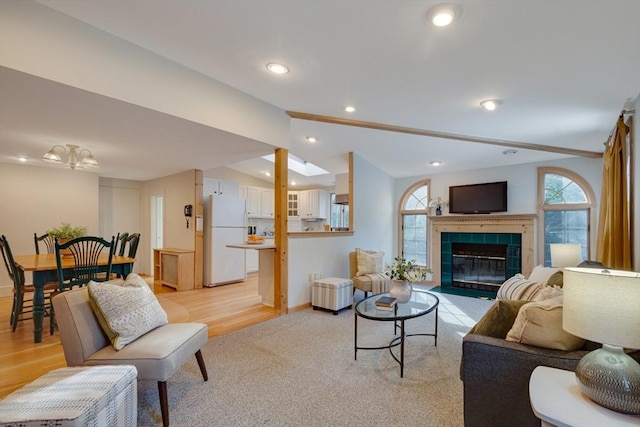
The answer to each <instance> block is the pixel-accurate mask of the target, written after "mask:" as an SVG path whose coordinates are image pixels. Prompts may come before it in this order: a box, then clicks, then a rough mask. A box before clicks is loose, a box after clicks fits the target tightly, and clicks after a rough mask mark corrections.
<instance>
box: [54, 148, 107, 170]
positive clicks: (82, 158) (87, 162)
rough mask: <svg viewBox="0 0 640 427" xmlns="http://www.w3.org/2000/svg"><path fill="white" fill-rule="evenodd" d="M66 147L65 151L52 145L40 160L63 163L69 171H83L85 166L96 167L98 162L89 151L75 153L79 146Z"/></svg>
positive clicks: (83, 150)
mask: <svg viewBox="0 0 640 427" xmlns="http://www.w3.org/2000/svg"><path fill="white" fill-rule="evenodd" d="M66 145H67V148H66V149H65V148H64V147H63V146H62V145H54V146H53V147H51V150H49V151H47V152H46V153H44V155H43V156H42V160H43V161H45V162H49V163H64V164H66V165H67V167H69V168H71V169H83V168H84V167H85V166H89V167H98V161H97V160H96V159H94V158H93V154H91V151H89V150H87V149H86V148H83V149H82V150H80V151H77V149H78V148H80V146H78V145H73V144H66ZM65 156H66V160H65V159H64V157H65Z"/></svg>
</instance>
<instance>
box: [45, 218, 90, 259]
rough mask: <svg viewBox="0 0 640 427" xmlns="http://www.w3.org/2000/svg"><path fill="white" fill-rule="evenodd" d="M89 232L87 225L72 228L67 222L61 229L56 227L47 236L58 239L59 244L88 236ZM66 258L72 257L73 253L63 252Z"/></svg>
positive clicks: (48, 231)
mask: <svg viewBox="0 0 640 427" xmlns="http://www.w3.org/2000/svg"><path fill="white" fill-rule="evenodd" d="M88 231H89V227H87V226H85V225H78V226H75V227H74V226H72V225H71V224H69V223H67V222H63V223H62V224H61V225H60V227H55V228H51V229H49V230H47V234H48V235H49V236H51V237H53V238H54V239H58V243H66V242H68V241H69V240H71V239H76V238H78V237H82V236H86V235H87V233H88ZM62 254H63V255H64V256H70V255H71V252H70V251H69V250H68V249H65V250H63V251H62Z"/></svg>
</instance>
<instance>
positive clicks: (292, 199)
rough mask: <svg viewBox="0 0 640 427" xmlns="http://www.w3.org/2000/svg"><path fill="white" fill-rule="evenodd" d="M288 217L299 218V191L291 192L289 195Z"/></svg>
mask: <svg viewBox="0 0 640 427" xmlns="http://www.w3.org/2000/svg"><path fill="white" fill-rule="evenodd" d="M287 196H288V197H287V216H289V217H292V216H294V217H296V216H298V215H299V214H298V197H299V192H298V191H289V193H288V195H287Z"/></svg>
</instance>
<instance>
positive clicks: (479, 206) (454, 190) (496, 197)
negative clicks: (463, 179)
mask: <svg viewBox="0 0 640 427" xmlns="http://www.w3.org/2000/svg"><path fill="white" fill-rule="evenodd" d="M506 211H507V181H500V182H487V183H483V184H470V185H455V186H451V187H449V213H459V214H483V213H484V214H486V213H491V212H506Z"/></svg>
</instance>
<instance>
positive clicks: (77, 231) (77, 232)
mask: <svg viewBox="0 0 640 427" xmlns="http://www.w3.org/2000/svg"><path fill="white" fill-rule="evenodd" d="M88 231H89V227H87V226H85V225H79V226H77V227H73V226H72V225H71V224H69V223H66V222H63V223H62V225H61V226H60V227H55V228H52V229H50V230H47V234H48V235H49V236H51V237H54V238H58V239H75V238H77V237H82V236H86V235H87V232H88Z"/></svg>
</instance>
